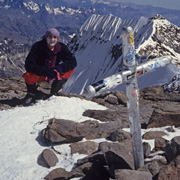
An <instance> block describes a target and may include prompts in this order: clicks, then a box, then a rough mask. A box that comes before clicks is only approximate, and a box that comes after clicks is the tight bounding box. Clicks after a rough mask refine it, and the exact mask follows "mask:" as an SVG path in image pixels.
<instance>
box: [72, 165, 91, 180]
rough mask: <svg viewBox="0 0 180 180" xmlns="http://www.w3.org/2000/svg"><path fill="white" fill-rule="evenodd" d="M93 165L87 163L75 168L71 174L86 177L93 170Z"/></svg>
mask: <svg viewBox="0 0 180 180" xmlns="http://www.w3.org/2000/svg"><path fill="white" fill-rule="evenodd" d="M92 164H93V163H91V162H87V163H84V164H82V165H78V166H75V167H73V169H72V171H71V172H72V173H73V174H75V175H76V176H79V177H84V176H85V175H86V174H87V173H88V172H89V170H90V169H91V167H92Z"/></svg>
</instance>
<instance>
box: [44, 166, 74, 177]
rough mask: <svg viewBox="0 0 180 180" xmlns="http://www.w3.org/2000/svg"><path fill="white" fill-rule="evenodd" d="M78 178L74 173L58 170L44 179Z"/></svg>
mask: <svg viewBox="0 0 180 180" xmlns="http://www.w3.org/2000/svg"><path fill="white" fill-rule="evenodd" d="M74 177H76V176H75V175H74V174H73V173H71V172H68V171H66V170H65V169H62V168H56V169H54V170H52V171H51V172H50V173H49V174H48V175H47V176H46V177H44V179H46V180H55V179H64V180H65V179H71V178H74Z"/></svg>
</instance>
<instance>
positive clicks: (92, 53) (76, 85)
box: [64, 14, 180, 94]
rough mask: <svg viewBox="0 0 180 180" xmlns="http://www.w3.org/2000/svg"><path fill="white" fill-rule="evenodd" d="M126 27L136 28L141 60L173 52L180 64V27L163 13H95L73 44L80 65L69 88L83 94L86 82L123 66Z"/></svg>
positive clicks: (138, 57)
mask: <svg viewBox="0 0 180 180" xmlns="http://www.w3.org/2000/svg"><path fill="white" fill-rule="evenodd" d="M124 26H131V27H132V28H133V29H134V34H135V48H136V53H137V61H138V63H142V62H144V61H146V60H147V57H146V56H151V57H152V56H153V57H154V56H156V57H158V56H162V55H171V56H172V57H173V59H174V61H173V62H174V63H176V64H180V61H179V60H178V59H179V56H180V55H179V42H180V28H179V27H177V26H175V25H173V24H171V23H170V22H169V21H167V20H166V19H164V18H163V17H162V16H160V15H156V16H155V17H152V18H149V19H148V18H144V17H141V18H135V19H132V20H127V21H123V20H122V19H120V18H118V17H115V16H113V15H111V14H110V15H106V16H101V15H95V14H94V15H92V16H91V17H90V18H89V19H88V20H87V21H86V22H85V23H84V24H83V26H82V27H81V29H80V32H79V34H78V35H77V36H76V37H75V38H74V39H73V40H72V42H71V43H70V48H71V49H72V50H73V51H74V53H75V55H76V58H77V61H78V67H77V68H76V71H75V73H74V74H73V75H72V77H71V78H70V79H69V81H68V83H67V84H66V86H65V87H64V89H65V90H66V91H70V92H74V93H78V94H79V93H80V92H81V90H82V88H83V87H84V86H85V85H89V84H92V83H94V82H96V81H98V80H101V79H102V78H105V77H107V76H109V75H112V74H114V73H116V72H117V71H118V70H121V69H122V40H121V31H122V28H123V27H124Z"/></svg>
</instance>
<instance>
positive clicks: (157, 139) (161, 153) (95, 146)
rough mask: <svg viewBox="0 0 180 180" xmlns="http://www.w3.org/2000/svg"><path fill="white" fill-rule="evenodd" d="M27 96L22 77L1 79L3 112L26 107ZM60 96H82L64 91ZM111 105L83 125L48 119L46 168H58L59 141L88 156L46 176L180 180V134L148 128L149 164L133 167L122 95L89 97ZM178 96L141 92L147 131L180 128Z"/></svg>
mask: <svg viewBox="0 0 180 180" xmlns="http://www.w3.org/2000/svg"><path fill="white" fill-rule="evenodd" d="M39 89H40V90H42V91H43V92H44V93H49V90H50V86H49V85H48V84H46V83H43V84H41V86H40V87H39ZM25 94H26V86H25V82H24V79H22V78H8V79H0V110H4V109H10V108H14V107H16V106H22V104H21V103H20V102H21V101H20V99H21V98H23V97H24V96H25ZM61 95H62V96H68V97H71V96H76V97H79V98H85V97H83V96H79V95H75V94H70V93H66V92H62V94H61ZM91 101H95V102H97V103H99V104H102V105H104V106H106V107H107V108H108V109H107V110H105V111H102V110H87V111H85V112H84V114H83V115H84V116H87V117H93V118H94V119H98V120H99V121H101V122H99V121H92V120H87V121H85V122H82V123H75V122H73V121H70V120H68V123H67V120H64V119H50V120H49V123H48V126H47V128H46V129H44V130H42V135H41V136H43V138H44V140H45V142H46V143H47V144H49V143H50V145H52V146H51V147H52V148H51V149H46V150H44V151H43V152H42V156H41V158H42V161H43V162H44V166H46V167H47V168H48V167H52V166H55V165H56V163H57V161H58V159H57V157H56V153H58V152H57V151H56V145H57V144H62V143H70V144H71V152H72V153H77V152H78V153H80V154H87V157H85V158H83V159H79V160H78V162H77V165H76V167H75V168H74V169H73V170H72V171H71V172H67V171H66V170H64V169H61V168H56V169H54V170H53V171H51V172H50V173H49V174H48V175H47V176H46V177H45V179H48V180H50V179H67V180H68V179H72V178H75V177H77V178H78V177H79V178H80V177H82V178H83V180H106V179H107V180H109V179H115V180H121V179H124V180H129V179H132V177H133V180H141V179H142V180H143V179H144V178H145V179H146V180H150V179H153V180H170V179H171V180H179V177H180V136H177V137H174V138H173V139H172V140H171V141H168V140H166V139H164V138H163V137H162V136H164V135H166V132H163V131H153V132H148V133H146V134H144V135H143V137H142V138H143V139H147V140H148V139H153V140H154V144H155V147H154V149H153V150H151V149H150V145H149V144H148V143H143V149H144V157H145V165H144V166H143V167H141V168H140V169H138V170H135V167H134V162H133V155H132V146H131V136H130V134H129V133H127V132H125V131H123V130H122V129H123V128H128V127H129V123H128V114H127V102H126V96H125V94H124V93H122V92H119V91H114V92H106V93H104V94H103V95H100V96H98V97H96V98H93V99H91ZM179 102H180V94H179V93H169V94H165V93H164V92H163V88H162V87H160V86H157V87H150V88H145V89H143V90H141V91H140V120H141V127H142V128H143V129H147V128H152V127H164V126H169V128H167V129H166V131H167V132H173V131H174V128H175V127H177V128H179V127H180V111H179V109H180V103H179ZM83 138H86V139H87V140H92V139H97V138H106V139H107V140H109V141H108V142H102V143H95V142H92V141H86V142H80V141H81V140H82V139H83Z"/></svg>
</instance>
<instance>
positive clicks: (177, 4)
mask: <svg viewBox="0 0 180 180" xmlns="http://www.w3.org/2000/svg"><path fill="white" fill-rule="evenodd" d="M116 1H118V2H132V3H134V4H140V5H152V6H158V7H164V8H168V9H178V10H180V0H116Z"/></svg>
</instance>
